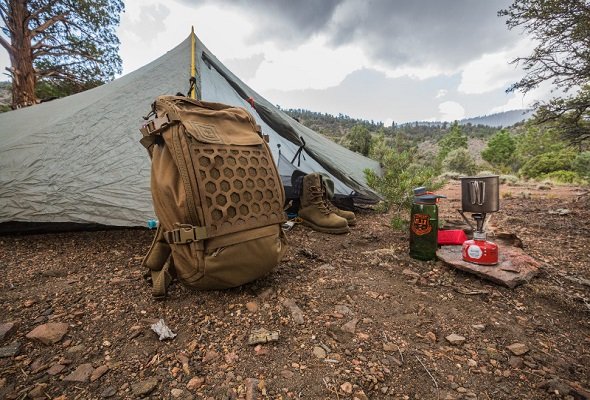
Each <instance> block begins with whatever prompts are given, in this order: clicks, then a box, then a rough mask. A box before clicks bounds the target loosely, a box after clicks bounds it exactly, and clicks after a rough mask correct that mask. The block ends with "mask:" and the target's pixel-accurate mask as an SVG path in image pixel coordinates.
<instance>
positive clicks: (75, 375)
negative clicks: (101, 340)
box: [64, 364, 94, 382]
mask: <svg viewBox="0 0 590 400" xmlns="http://www.w3.org/2000/svg"><path fill="white" fill-rule="evenodd" d="M93 371H94V368H92V365H91V364H82V365H80V366H78V368H76V369H75V370H74V372H72V373H71V374H69V375H68V376H66V377H65V378H64V381H66V382H88V379H89V378H90V375H92V372H93Z"/></svg>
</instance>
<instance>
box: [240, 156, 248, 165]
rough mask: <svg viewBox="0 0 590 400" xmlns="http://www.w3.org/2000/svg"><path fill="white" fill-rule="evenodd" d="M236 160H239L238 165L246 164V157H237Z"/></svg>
mask: <svg viewBox="0 0 590 400" xmlns="http://www.w3.org/2000/svg"><path fill="white" fill-rule="evenodd" d="M238 161H239V162H240V165H244V166H245V165H248V159H247V158H246V157H244V156H241V157H240V158H238Z"/></svg>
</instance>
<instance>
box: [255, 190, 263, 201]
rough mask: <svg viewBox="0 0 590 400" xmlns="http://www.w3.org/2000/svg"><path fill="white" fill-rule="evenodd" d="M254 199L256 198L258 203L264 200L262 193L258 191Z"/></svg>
mask: <svg viewBox="0 0 590 400" xmlns="http://www.w3.org/2000/svg"><path fill="white" fill-rule="evenodd" d="M254 198H255V199H256V200H257V201H260V200H262V192H261V191H260V190H257V191H255V192H254Z"/></svg>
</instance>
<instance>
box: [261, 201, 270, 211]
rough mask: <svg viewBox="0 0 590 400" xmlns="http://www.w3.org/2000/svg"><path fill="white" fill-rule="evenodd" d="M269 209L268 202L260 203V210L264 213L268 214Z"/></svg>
mask: <svg viewBox="0 0 590 400" xmlns="http://www.w3.org/2000/svg"><path fill="white" fill-rule="evenodd" d="M270 208H271V207H270V203H268V202H266V201H265V202H264V203H262V209H263V210H264V211H266V212H269V211H270Z"/></svg>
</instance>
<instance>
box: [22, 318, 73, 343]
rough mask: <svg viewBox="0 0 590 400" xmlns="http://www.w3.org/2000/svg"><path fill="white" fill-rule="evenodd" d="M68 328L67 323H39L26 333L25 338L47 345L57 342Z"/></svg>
mask: <svg viewBox="0 0 590 400" xmlns="http://www.w3.org/2000/svg"><path fill="white" fill-rule="evenodd" d="M68 329H69V325H68V324H65V323H56V322H50V323H48V324H43V325H39V326H38V327H36V328H35V329H33V330H32V331H31V332H29V333H27V338H28V339H31V340H36V341H38V342H41V343H43V344H44V345H47V346H48V345H51V344H54V343H57V342H59V341H60V340H61V339H62V338H63V337H64V336H65V334H66V333H67V332H68Z"/></svg>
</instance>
